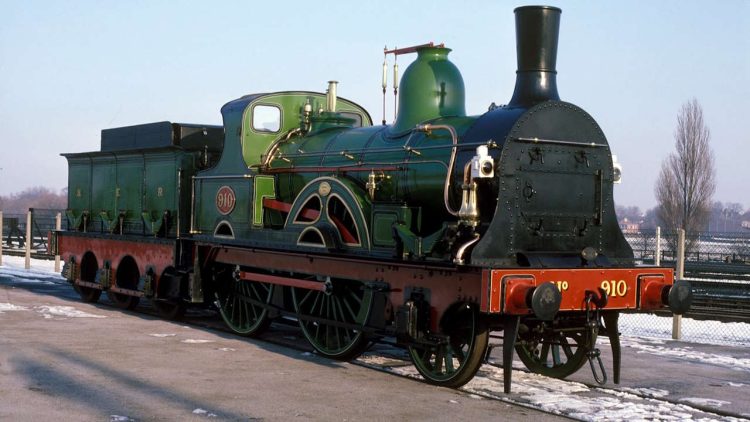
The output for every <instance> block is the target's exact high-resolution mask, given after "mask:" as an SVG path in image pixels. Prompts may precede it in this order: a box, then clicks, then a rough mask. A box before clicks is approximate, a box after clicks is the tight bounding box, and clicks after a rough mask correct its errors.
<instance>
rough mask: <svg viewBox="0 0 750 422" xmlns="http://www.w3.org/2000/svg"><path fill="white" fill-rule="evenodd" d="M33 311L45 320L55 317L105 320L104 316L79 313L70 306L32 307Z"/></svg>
mask: <svg viewBox="0 0 750 422" xmlns="http://www.w3.org/2000/svg"><path fill="white" fill-rule="evenodd" d="M34 310H35V311H37V312H38V313H40V314H42V316H43V317H44V318H45V319H52V318H55V317H61V318H106V316H104V315H95V314H90V313H88V312H83V311H79V310H78V309H76V308H74V307H72V306H47V305H41V306H34Z"/></svg>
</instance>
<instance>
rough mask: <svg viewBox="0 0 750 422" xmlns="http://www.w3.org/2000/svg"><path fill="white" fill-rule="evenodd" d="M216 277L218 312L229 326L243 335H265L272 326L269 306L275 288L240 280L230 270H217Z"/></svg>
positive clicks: (227, 268)
mask: <svg viewBox="0 0 750 422" xmlns="http://www.w3.org/2000/svg"><path fill="white" fill-rule="evenodd" d="M216 277H217V280H218V281H219V283H218V285H217V286H216V298H217V301H218V306H219V313H220V314H221V318H222V319H223V320H224V322H225V323H226V324H227V326H228V327H229V328H230V329H231V330H232V331H234V332H235V333H236V334H239V335H241V336H247V337H252V336H257V335H259V334H261V333H263V332H264V331H265V330H266V329H267V328H268V326H269V325H270V324H271V319H270V318H269V317H268V308H267V307H266V305H268V304H270V303H271V297H272V296H273V287H274V286H273V285H272V284H268V283H260V282H254V281H245V280H242V279H239V278H238V277H235V276H234V273H233V270H232V269H231V268H229V267H223V268H219V269H217V271H216Z"/></svg>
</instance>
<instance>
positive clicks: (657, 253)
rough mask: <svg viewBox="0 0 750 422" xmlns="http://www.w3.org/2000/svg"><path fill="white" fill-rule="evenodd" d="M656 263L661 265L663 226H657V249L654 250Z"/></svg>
mask: <svg viewBox="0 0 750 422" xmlns="http://www.w3.org/2000/svg"><path fill="white" fill-rule="evenodd" d="M654 254H655V256H654V265H656V266H657V267H658V266H659V265H661V227H657V228H656V250H655V251H654Z"/></svg>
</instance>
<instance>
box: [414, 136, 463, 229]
mask: <svg viewBox="0 0 750 422" xmlns="http://www.w3.org/2000/svg"><path fill="white" fill-rule="evenodd" d="M416 129H417V130H418V131H420V132H425V133H427V134H428V135H429V134H430V132H432V131H433V130H439V129H442V130H447V131H448V132H449V133H450V134H451V142H452V146H451V159H450V162H449V163H448V174H446V176H445V184H444V187H443V202H444V203H445V209H446V210H448V212H449V213H450V215H452V216H455V217H458V211H457V210H454V209H453V208H451V204H450V201H448V197H449V193H450V187H451V177H452V176H453V166H454V165H455V164H456V149H457V147H458V134H456V129H454V128H453V126H449V125H431V124H429V123H428V124H424V125H417V127H416Z"/></svg>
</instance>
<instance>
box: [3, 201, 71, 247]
mask: <svg viewBox="0 0 750 422" xmlns="http://www.w3.org/2000/svg"><path fill="white" fill-rule="evenodd" d="M62 212H63V211H62V210H52V209H40V208H29V213H30V214H31V237H30V243H31V245H30V246H31V250H32V251H34V252H35V253H37V254H48V250H49V245H48V244H47V242H48V241H49V239H48V234H49V232H50V231H52V230H55V225H56V220H57V215H58V214H62ZM2 216H3V229H2V242H3V247H4V248H7V249H10V250H11V251H14V250H24V249H25V248H26V241H27V240H26V229H27V222H28V214H26V213H23V214H14V213H11V214H8V213H2ZM7 249H6V252H7Z"/></svg>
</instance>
